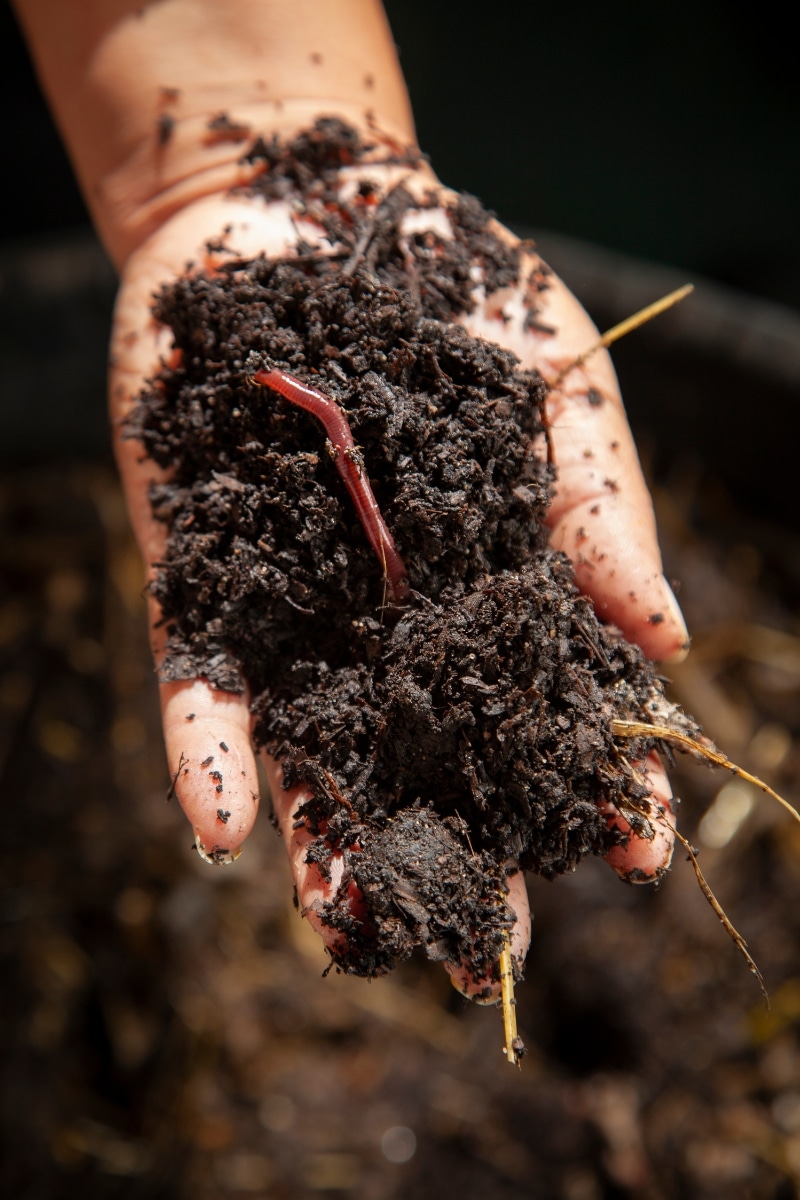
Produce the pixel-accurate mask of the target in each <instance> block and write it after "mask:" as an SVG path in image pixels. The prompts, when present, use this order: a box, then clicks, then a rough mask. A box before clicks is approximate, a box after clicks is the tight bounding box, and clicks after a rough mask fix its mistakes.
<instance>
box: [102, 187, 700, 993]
mask: <svg viewBox="0 0 800 1200" xmlns="http://www.w3.org/2000/svg"><path fill="white" fill-rule="evenodd" d="M345 174H346V175H350V174H352V171H348V172H345ZM384 174H385V183H384V186H385V189H387V190H388V188H390V187H391V186H392V185H393V183H395V182H396V181H397V179H398V178H399V177H400V176H402V178H403V183H404V186H405V187H406V188H408V189H409V190H410V191H412V193H415V194H419V195H420V197H421V196H422V195H423V194H424V193H425V192H426V191H427V190H429V189H430V188H431V186H432V185H433V184H434V181H433V179H432V176H431V174H430V172H429V171H428V170H427V168H424V167H421V168H418V169H417V170H416V171H415V172H414V173H413V175H412V174H410V173H409V170H408V168H385V169H384ZM371 177H374V170H373V171H372V172H371ZM436 186H437V187H438V186H439V185H436ZM440 192H441V195H442V197H443V199H445V200H446V198H447V196H448V193H447V192H446V191H445V190H444V189H441V188H440ZM442 217H443V212H442V211H439V212H438V213H437V212H434V213H433V214H431V213H429V214H428V217H427V218H426V219H428V220H431V221H432V222H434V223H435V222H436V221H437V220H441V219H442ZM224 230H227V234H226V235H225V236H224V237H223V236H222V235H223V231H224ZM299 236H302V238H303V240H304V241H305V242H306V243H307V244H310V245H312V246H313V247H314V248H315V250H316V251H317V252H318V253H325V252H326V250H329V249H330V247H329V245H328V243H327V242H325V241H324V240H322V239H320V236H319V233H318V231H317V229H316V228H315V227H314V226H312V225H310V224H309V225H308V227H307V228H304V227H302V224H301V226H300V227H298V223H297V219H296V217H295V218H293V217H292V214H291V212H290V210H289V208H288V206H287V205H286V204H285V203H273V204H270V205H265V204H264V203H263V202H261V201H257V200H248V199H245V198H233V197H231V196H229V195H213V196H209V197H206V198H203V199H201V200H198V201H195V202H193V203H192V204H190V205H188V206H186V207H185V208H184V209H183V210H182V211H181V212H180V213H178V214H176V215H175V216H173V217H172V218H171V219H170V220H169V221H168V222H167V223H165V224H164V225H163V226H162V227H161V229H159V230H158V231H157V232H156V233H155V234H154V235H153V236H152V237H151V238H150V239H148V241H147V242H146V243H145V244H144V245H143V246H142V247H141V248H140V249H139V250H137V251H136V252H135V253H134V254H133V255H132V256H131V258H130V259H129V261H128V263H127V264H126V267H125V271H124V275H123V284H122V288H121V291H120V297H119V302H118V306H117V318H116V322H115V332H114V343H113V356H112V362H113V370H112V392H111V394H112V411H113V414H114V421H115V428H116V431H117V437H116V439H115V441H116V447H117V453H118V457H119V461H120V468H121V471H122V475H123V480H124V483H125V487H126V491H127V494H128V500H129V505H130V510H131V514H132V519H133V522H134V527H135V529H136V533H137V537H138V539H139V542H140V545H141V546H142V550H143V553H144V557H145V561H146V562H147V563H149V564H152V563H154V562H158V561H159V560H161V558H162V557H163V555H164V550H165V542H166V530H165V527H164V526H163V525H162V524H160V523H157V522H155V521H154V520H153V518H152V515H151V511H150V504H149V500H148V497H147V491H148V488H149V484H150V482H151V481H152V480H153V479H154V478H157V477H158V471H157V469H156V468H155V466H154V464H153V463H152V462H150V461H148V460H146V459H143V458H142V454H141V447H140V446H139V445H138V444H137V443H136V442H133V441H130V440H126V439H124V438H123V437H120V436H119V434H120V431H121V429H122V428H123V426H124V422H125V419H126V416H127V413H128V411H129V408H130V405H131V404H132V403H133V402H134V401H135V397H136V396H137V394H138V393H139V391H140V389H141V388H142V387H143V386H144V383H145V381H146V380H147V379H149V378H152V376H153V375H154V374H155V373H156V372H157V370H158V366H159V361H160V359H168V357H169V353H170V346H169V333H168V331H166V330H164V329H163V328H160V327H158V326H157V325H156V324H155V323H154V321H153V319H152V317H151V315H150V302H151V296H152V294H153V292H154V291H156V290H157V289H158V288H159V287H160V286H161V285H163V284H164V283H168V282H170V281H171V280H172V279H174V278H175V277H176V276H177V275H179V274H180V273H181V272H182V271H184V270H185V265H186V263H187V262H193V263H196V264H198V265H200V264H202V265H203V266H204V268H205V269H206V270H209V271H213V270H214V269H215V268H216V266H217V265H218V263H219V262H220V261H229V260H230V257H231V253H224V252H214V253H209V251H208V250H207V249H206V244H207V243H208V242H209V241H211V242H212V243H215V242H217V241H222V242H223V243H224V244H225V245H226V246H228V247H230V251H231V252H233V253H234V254H235V256H237V257H238V256H240V257H244V258H248V257H252V256H255V255H256V254H258V253H261V252H263V253H264V254H266V255H267V256H268V257H278V256H283V255H286V254H291V253H292V251H293V249H294V247H295V245H296V242H297V239H298V237H299ZM503 236H504V237H506V238H508V239H511V238H512V235H511V234H509V233H507V231H503ZM541 265H542V264H541V263H540V262H539V261H538V259H536V257H535V255H534V254H533V253H532V252H529V253H526V255H525V256H524V259H523V264H522V270H521V273H520V278H521V279H522V280H527V279H528V277H529V275H530V273H531V270H532V269H533V268H534V267H536V268H539V269H541ZM547 283H548V287H547V290H545V291H543V292H540V293H539V294H538V295H537V297H536V301H537V305H538V306H539V308H538V310H537V313H536V324H535V325H534V326H533V327H531V325H530V322H526V316H527V314H528V308H527V307H526V301H525V295H524V287H523V286H522V285H520V286H517V287H515V288H513V289H509V290H507V291H506V292H504V293H502V294H500V293H494V294H493V295H490V296H489V297H487V298H486V299H485V301H484V302H483V303H482V304H481V305H480V306H479V307H478V309H476V311H474V312H473V313H472V314H470V316H469V317H467V318H465V319H464V324H465V325H466V326H467V328H468V329H469V330H470V332H472V333H474V334H476V335H480V336H483V337H487V338H490V339H491V340H494V341H496V342H499V343H501V344H503V345H505V346H507V347H508V348H510V349H513V350H514V351H515V352H516V353H517V354H518V356H519V357H520V358H521V359H522V361H523V363H524V365H525V366H529V367H534V368H536V369H537V370H539V371H540V373H542V374H543V375H544V376H545V378H550V379H554V378H555V377H556V376H557V375H558V373H559V371H560V370H561V369H562V368H563V367H564V366H565V365H567V364H568V363H569V362H571V361H572V360H573V359H574V358H576V357H577V355H578V354H579V353H580V352H581V351H582V350H585V349H586V348H587V347H588V346H590V345H592V344H593V342H594V341H595V340H596V338H597V332H596V330H595V329H594V327H593V326H592V325H591V322H590V321H589V320H588V318H587V316H586V314H585V313H584V312H583V310H582V309H581V308H580V306H579V305H578V304H577V302H576V301H575V299H574V298H573V297H572V296H571V295H570V293H569V292H568V291H567V290H566V288H565V287H564V285H563V284H562V283H561V282H560V281H559V280H557V279H556V278H555V277H554V276H552V275H548V276H547ZM546 329H552V330H554V332H544V330H546ZM548 416H549V426H550V438H551V444H552V453H553V456H554V458H555V461H556V464H557V467H558V471H559V483H558V493H557V497H556V502H555V504H554V506H553V509H552V512H551V521H552V528H553V541H554V543H555V544H556V545H557V546H558V547H559V548H561V549H564V550H565V551H566V552H567V553H569V554H570V556H571V557H572V558H573V560H574V561H575V563H576V571H577V573H578V577H579V580H580V582H581V585H582V586H583V588H584V589H585V590H586V591H587V592H588V593H589V594H590V595H592V596H593V598H594V599H595V603H596V604H597V606H598V608H599V609H600V611H601V613H603V614H604V615H606V616H607V617H608V618H610V619H612V620H613V621H614V622H615V623H616V624H618V625H620V626H621V627H622V628H623V629H624V631H625V632H626V633H627V634H628V636H629V637H631V638H632V639H634V640H637V641H639V642H640V644H643V646H644V647H645V649H646V650H647V652H648V653H649V654H650V655H652V656H653V657H662V658H663V657H668V656H672V657H674V656H675V655H676V654H678V653H680V652H681V647H682V646H683V643H684V642H685V640H686V631H685V629H684V627H683V624H682V621H681V618H680V613H679V611H678V609H677V606H676V604H675V601H674V598H673V597H672V595H671V593H670V591H669V588H668V586H667V584H666V582H665V580H664V579H663V576H662V574H661V568H660V560H659V556H658V550H657V545H656V540H655V529H654V522H653V515H652V507H651V505H650V501H649V497H648V496H647V493H646V490H645V488H644V484H643V481H642V478H641V472H640V471H639V468H638V463H637V459H636V453H635V449H634V447H633V444H632V440H631V437H630V432H629V430H628V427H627V423H626V421H625V417H624V413H623V411H622V405H621V400H620V397H619V392H618V389H617V386H616V381H615V378H614V375H613V370H612V368H611V366H610V362H609V361H608V359H607V356H600V355H597V356H595V357H594V358H593V359H592V360H591V362H590V363H588V364H586V365H585V366H584V367H582V368H580V369H579V370H578V369H576V370H575V371H573V372H571V373H570V374H569V375H567V377H566V378H565V381H564V384H563V386H561V387H560V388H559V389H557V390H554V391H553V392H552V393H551V396H550V400H549V414H548ZM656 614H659V618H660V619H657V620H655V621H653V619H652V618H653V616H655V615H656ZM152 617H153V621H152V626H153V632H154V646H153V649H154V653H155V655H156V659H157V660H158V658H159V657H160V655H161V652H162V648H163V635H162V630H161V627H160V626H159V624H158V617H159V614H158V612H157V611H156V609H155V606H154V607H153V612H152ZM161 693H162V708H163V716H164V731H165V737H166V742H167V753H168V759H169V763H170V770H171V771H172V772H173V773H174V775H175V777H176V781H177V783H176V792H177V795H178V797H179V799H180V801H181V804H182V805H183V807H184V809H185V811H186V814H187V816H188V818H189V820H190V821H191V823H192V825H193V828H194V831H195V837H196V841H197V845H198V848H199V849H200V850H201V852H205V853H207V854H209V855H210V856H213V857H214V858H216V859H218V858H219V857H220V854H221V851H220V850H219V849H218V848H219V847H220V846H223V844H224V849H225V850H226V851H227V852H229V855H232V854H235V853H236V852H237V851H238V850H239V848H240V847H241V845H242V843H243V842H244V840H245V839H246V837H247V835H248V833H249V832H250V829H251V828H252V824H253V821H254V819H255V815H256V810H257V784H256V775H255V766H254V761H253V757H252V753H251V750H250V718H249V710H248V699H247V697H246V696H244V697H242V696H235V695H231V694H225V693H220V692H218V691H215V690H213V689H212V688H211V687H210V686H209V685H208V684H206V683H205V682H204V681H203V680H197V681H194V682H192V683H182V684H165V685H162V687H161ZM221 745H224V746H225V747H226V749H225V751H223V752H222V754H221V753H220V746H221ZM223 756H224V757H223ZM211 757H214V759H215V763H219V762H220V760H221V759H222V761H223V762H224V768H225V779H226V789H225V808H226V811H227V812H228V813H229V814H230V815H229V816H228V817H227V820H226V822H225V824H224V827H223V826H221V825H220V819H219V817H218V815H217V814H218V809H219V798H218V796H217V794H216V790H215V784H214V780H213V779H212V778H211V777H210V776H209V772H208V770H207V760H209V759H210V758H211ZM201 764H206V767H204V766H202V765H201ZM265 766H266V769H267V774H268V777H269V779H270V783H271V787H272V794H273V803H274V806H275V810H276V816H277V818H278V821H279V824H280V827H281V830H282V832H283V835H284V839H285V843H286V846H287V849H288V852H289V858H290V862H291V865H292V870H293V873H294V876H295V882H296V886H297V894H298V902H299V905H300V908H301V911H302V912H303V913H304V914H305V915H306V916H307V917H308V919H309V920H310V921H311V922H312V924H314V926H315V927H316V928H317V929H318V931H319V932H320V934H321V935H322V936H323V938H324V939H325V940H326V941H327V942H328V943H329V944H332V943H333V941H335V939H336V938H338V937H340V936H341V935H338V934H334V933H333V931H331V930H330V928H329V927H327V926H324V925H323V924H322V923H321V921H320V919H319V916H318V912H317V910H318V907H319V905H320V903H321V902H323V901H324V900H326V899H328V898H329V897H330V896H331V895H332V894H333V892H334V891H335V890H336V888H337V886H338V883H339V882H340V879H341V870H342V868H343V863H342V861H341V860H338V864H337V863H335V868H334V874H333V879H332V880H331V881H330V882H327V883H326V882H325V881H324V880H323V879H322V878H321V876H320V874H319V872H318V870H317V868H316V867H315V866H313V865H309V864H307V863H306V862H305V853H306V845H307V842H308V840H309V835H308V833H307V832H306V830H305V829H304V828H301V829H299V830H298V829H295V828H294V820H293V817H294V813H295V812H296V809H297V807H298V805H299V804H300V803H301V802H302V801H303V800H304V799H306V798H307V793H306V792H304V790H303V789H301V788H294V789H291V790H289V791H285V790H284V789H283V788H282V787H281V786H280V783H281V768H280V765H279V764H278V763H276V762H274V761H273V760H270V759H268V758H267V759H265ZM648 770H649V774H650V782H651V786H652V788H653V791H654V793H655V794H656V796H657V797H658V800H659V802H660V803H662V804H666V805H667V807H668V797H669V789H668V785H667V784H666V779H665V777H664V775H663V772H662V771H661V769H660V766H659V765H658V763H657V761H656V760H655V759H652V760H651V761H650V762H649V764H648ZM609 821H610V822H614V823H615V824H617V825H618V826H619V827H620V828H623V829H626V828H627V827H626V825H625V822H624V821H623V820H622V818H620V817H619V816H618V815H617V814H616V813H614V811H613V810H610V811H609ZM670 853H671V840H670V838H669V836H668V835H667V832H666V831H664V830H663V828H662V829H659V832H658V833H657V835H656V838H655V839H654V841H652V842H647V841H643V840H641V839H637V838H631V840H630V841H629V843H628V845H627V846H626V847H617V848H615V849H614V850H613V851H612V853H611V855H610V856H609V861H610V862H611V864H612V865H613V866H614V868H615V869H616V870H618V871H619V872H620V873H621V874H623V875H625V876H628V877H634V878H637V879H648V878H655V877H656V876H657V875H658V874H659V873H660V871H661V870H662V869H663V868H664V866H665V865H666V863H667V862H668V860H669V856H670ZM226 857H227V856H226ZM336 865H338V868H339V871H338V873H337V870H336ZM509 882H510V887H511V894H510V897H509V903H510V905H511V907H512V908H513V909H514V911H515V913H516V914H517V927H516V930H515V933H514V937H513V942H512V948H513V952H514V954H515V956H516V957H517V958H518V959H522V958H523V957H524V954H525V952H526V950H527V942H528V937H529V929H530V918H529V914H528V909H527V899H526V894H525V888H524V881H523V879H522V877H521V875H519V874H516V875H513V876H511V878H510V881H509ZM452 973H453V974H454V975H455V976H456V979H457V982H458V984H459V986H460V987H462V989H463V990H465V991H467V992H470V991H474V990H476V988H477V987H478V986H483V981H481V982H480V984H479V983H476V982H475V981H472V980H470V978H469V975H468V969H467V968H466V967H464V966H462V965H458V966H454V967H453V968H452Z"/></svg>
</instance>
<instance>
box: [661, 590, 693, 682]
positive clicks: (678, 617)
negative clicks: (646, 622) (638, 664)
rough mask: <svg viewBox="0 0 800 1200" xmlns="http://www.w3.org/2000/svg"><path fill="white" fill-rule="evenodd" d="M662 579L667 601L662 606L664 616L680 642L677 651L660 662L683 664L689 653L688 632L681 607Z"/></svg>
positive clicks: (689, 640)
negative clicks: (664, 612) (664, 610)
mask: <svg viewBox="0 0 800 1200" xmlns="http://www.w3.org/2000/svg"><path fill="white" fill-rule="evenodd" d="M662 578H663V580H664V591H665V593H666V601H667V602H666V604H665V606H664V607H665V608H666V609H667V613H666V616H667V619H668V620H669V621H670V622H671V623H672V624H673V625H674V626H675V627H676V630H677V634H678V637H679V638H680V642H679V644H678V647H677V649H676V650H673V652H672V653H671V654H668V655H667V656H666V657H665V658H663V659H662V660H661V661H662V662H665V663H680V662H683V660H684V659H685V658H686V655H687V654H688V653H689V647H690V645H691V639H690V637H689V630H688V628H687V626H686V621H685V619H684V616H683V613H682V611H681V606H680V604H678V600H677V597H676V596H675V593H674V592H673V590H672V588H671V587H670V585H669V583H668V582H667V580H666V578H665V577H663V576H662Z"/></svg>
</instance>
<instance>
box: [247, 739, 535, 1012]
mask: <svg viewBox="0 0 800 1200" xmlns="http://www.w3.org/2000/svg"><path fill="white" fill-rule="evenodd" d="M262 761H263V763H264V769H265V773H266V776H267V780H268V783H269V787H270V794H271V797H272V807H273V812H274V814H275V819H276V821H277V823H278V828H279V830H280V833H281V836H282V838H283V843H284V846H285V847H286V853H287V855H288V858H289V866H290V868H291V871H292V876H293V878H294V884H295V890H296V896H297V907H298V909H299V910H300V914H301V916H303V917H305V919H306V920H307V921H308V923H309V925H310V926H311V927H312V929H314V930H315V931H316V933H318V934H319V936H320V937H321V938H322V941H323V942H324V944H325V946H326V947H327V948H328V950H329V951H330V952H331V954H332V955H333V956H334V957H336V955H337V953H340V952H341V951H342V950H343V949H344V947H345V945H346V937H345V935H344V934H343V933H341V932H340V931H339V930H338V929H335V928H333V926H332V925H330V924H329V923H327V922H326V919H325V909H326V906H328V905H329V904H330V903H331V901H332V900H333V899H334V897H335V896H336V895H337V893H338V892H339V890H340V888H341V887H342V885H343V883H345V886H346V888H347V904H348V907H349V911H350V914H351V916H352V917H353V919H354V920H355V921H357V922H366V921H368V919H369V914H368V912H367V908H366V906H365V904H364V899H363V896H362V895H361V893H360V891H359V889H358V887H357V885H356V883H355V882H354V881H352V880H350V881H346V879H345V876H346V871H347V863H346V853H345V849H344V848H338V849H333V850H332V853H331V855H330V857H329V858H328V859H326V866H327V872H326V875H323V874H322V872H321V871H320V869H319V866H318V865H317V863H316V862H315V861H314V860H313V859H310V858H309V854H308V851H309V848H310V846H311V843H312V842H313V841H314V840H315V838H314V835H313V834H312V833H311V832H310V831H309V829H308V826H307V824H306V822H305V821H304V820H303V819H302V817H299V816H298V809H299V808H300V806H301V805H302V804H303V803H304V802H305V801H306V800H309V799H310V797H311V792H310V790H309V789H308V788H307V787H304V786H302V785H300V786H298V787H292V788H284V786H283V771H282V768H281V764H280V763H279V762H277V761H276V760H275V759H274V758H271V757H270V756H269V755H267V754H263V755H262ZM506 882H507V886H508V895H507V897H506V905H507V907H508V909H509V910H510V912H511V913H512V914H513V916H514V926H513V928H512V930H511V933H510V939H511V954H512V957H513V959H514V963H515V965H516V967H517V968H519V969H521V968H522V965H523V964H524V962H525V956H526V954H527V952H528V945H529V943H530V938H531V916H530V909H529V907H528V894H527V891H526V889H525V879H524V876H523V874H522V872H521V871H520V870H519V869H518V868H516V867H515V866H514V865H513V864H512V865H509V868H508V873H507V876H506ZM444 966H445V970H446V971H447V972H448V974H449V975H450V977H451V978H452V980H453V983H454V984H455V986H456V987H457V988H458V990H459V991H460V992H462V993H463V994H464V995H465V996H467V997H469V998H470V999H477V1000H479V1001H481V1002H484V1003H494V1001H495V1000H496V999H497V997H498V995H499V989H500V983H499V980H494V979H491V978H476V977H475V976H474V975H473V974H472V972H471V970H470V965H469V963H468V962H464V963H458V964H456V963H447V962H446V963H445V964H444Z"/></svg>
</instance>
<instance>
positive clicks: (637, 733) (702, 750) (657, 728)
mask: <svg viewBox="0 0 800 1200" xmlns="http://www.w3.org/2000/svg"><path fill="white" fill-rule="evenodd" d="M611 732H612V733H613V735H614V737H624V738H635V737H649V738H659V739H663V740H664V741H665V742H677V743H678V745H680V746H685V747H686V749H687V750H690V751H692V753H694V754H699V755H700V756H701V758H706V759H708V761H709V762H712V763H715V764H716V766H718V767H724V768H725V770H726V771H730V772H731V773H732V774H733V775H738V776H739V777H740V778H741V779H744V780H746V781H747V783H752V784H754V786H755V787H757V788H760V789H761V791H762V792H766V794H767V795H768V796H772V798H773V800H777V801H778V804H780V805H782V806H783V808H785V809H786V811H787V812H789V813H791V814H792V816H793V817H794V819H795V821H797V822H798V823H800V813H798V811H797V809H796V808H795V807H794V806H793V805H791V804H790V803H789V801H788V800H784V798H783V796H779V795H778V793H777V792H776V791H775V790H774V789H773V788H771V787H770V786H769V784H767V783H764V781H763V780H762V779H759V778H758V776H757V775H751V774H750V772H749V771H745V770H743V769H742V768H741V767H738V766H737V765H736V763H733V762H731V760H730V759H729V758H726V757H725V755H724V754H720V752H719V750H717V749H716V747H714V746H710V745H704V744H703V743H702V742H698V741H696V740H695V738H693V737H689V735H688V734H686V733H680V732H679V731H678V730H677V729H670V727H669V725H649V724H648V723H647V722H646V721H619V720H613V721H612V722H611Z"/></svg>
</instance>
